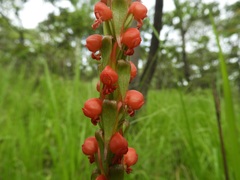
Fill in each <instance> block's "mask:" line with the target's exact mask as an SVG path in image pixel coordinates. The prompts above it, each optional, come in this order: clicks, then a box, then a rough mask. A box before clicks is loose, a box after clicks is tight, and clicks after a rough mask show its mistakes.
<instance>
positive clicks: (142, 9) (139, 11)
mask: <svg viewBox="0 0 240 180" xmlns="http://www.w3.org/2000/svg"><path fill="white" fill-rule="evenodd" d="M128 12H129V13H131V14H133V16H134V19H135V20H136V21H137V22H138V24H137V27H138V28H141V27H142V24H143V22H142V20H143V19H144V18H145V17H147V8H146V6H144V5H143V4H142V3H141V2H138V1H135V2H133V3H132V4H131V6H130V7H129V10H128Z"/></svg>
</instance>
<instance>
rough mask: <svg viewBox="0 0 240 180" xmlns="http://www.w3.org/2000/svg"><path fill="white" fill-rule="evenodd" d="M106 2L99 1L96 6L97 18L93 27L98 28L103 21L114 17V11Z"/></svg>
mask: <svg viewBox="0 0 240 180" xmlns="http://www.w3.org/2000/svg"><path fill="white" fill-rule="evenodd" d="M104 2H105V1H104ZM104 2H97V3H96V4H95V6H94V13H95V17H96V20H95V22H94V24H93V25H92V28H93V29H96V28H98V26H99V25H100V24H101V23H102V22H103V21H108V20H110V19H112V11H111V9H110V8H109V7H108V6H107V5H106V4H105V3H104Z"/></svg>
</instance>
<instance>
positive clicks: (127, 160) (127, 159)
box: [123, 147, 138, 174]
mask: <svg viewBox="0 0 240 180" xmlns="http://www.w3.org/2000/svg"><path fill="white" fill-rule="evenodd" d="M123 161H124V164H125V165H126V166H127V169H126V171H127V173H128V174H129V173H130V172H131V171H132V169H131V168H130V166H132V165H134V164H136V163H137V161H138V155H137V153H136V150H135V149H134V148H131V147H129V148H128V152H127V154H125V155H124V159H123Z"/></svg>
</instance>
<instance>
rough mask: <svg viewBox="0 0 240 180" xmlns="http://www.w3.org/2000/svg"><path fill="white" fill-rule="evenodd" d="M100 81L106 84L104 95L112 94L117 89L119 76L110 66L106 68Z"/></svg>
mask: <svg viewBox="0 0 240 180" xmlns="http://www.w3.org/2000/svg"><path fill="white" fill-rule="evenodd" d="M100 80H101V82H102V83H103V84H104V87H103V94H105V95H106V94H110V93H112V92H113V91H114V90H115V89H116V85H115V84H116V82H117V81H118V74H117V73H116V72H115V71H114V70H113V69H112V68H111V67H110V66H106V67H105V68H104V69H103V71H102V72H101V74H100Z"/></svg>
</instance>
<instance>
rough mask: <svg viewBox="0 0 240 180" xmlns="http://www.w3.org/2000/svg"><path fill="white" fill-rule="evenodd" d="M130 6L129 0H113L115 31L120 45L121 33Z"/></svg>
mask: <svg viewBox="0 0 240 180" xmlns="http://www.w3.org/2000/svg"><path fill="white" fill-rule="evenodd" d="M128 7H129V1H128V0H114V1H113V2H112V12H113V25H114V32H115V37H116V40H117V43H118V45H119V46H121V42H120V35H121V31H122V28H123V25H124V22H125V20H126V17H127V14H128Z"/></svg>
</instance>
